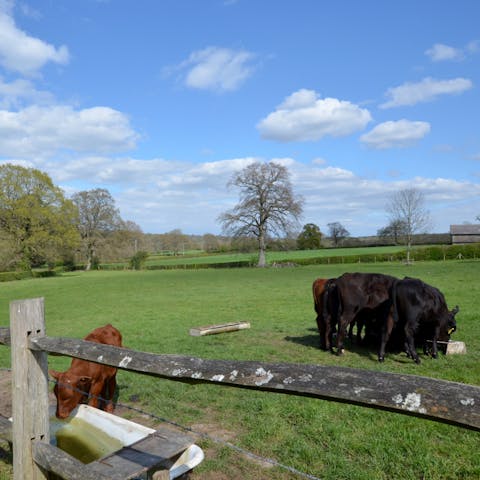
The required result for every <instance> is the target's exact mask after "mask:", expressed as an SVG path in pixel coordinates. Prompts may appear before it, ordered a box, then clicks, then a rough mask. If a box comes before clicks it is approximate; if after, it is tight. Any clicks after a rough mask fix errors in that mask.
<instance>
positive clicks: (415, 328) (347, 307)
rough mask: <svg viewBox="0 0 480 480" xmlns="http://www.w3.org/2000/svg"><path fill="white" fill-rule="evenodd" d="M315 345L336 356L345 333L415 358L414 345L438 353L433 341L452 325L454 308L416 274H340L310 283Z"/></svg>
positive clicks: (382, 349) (383, 349) (440, 339)
mask: <svg viewBox="0 0 480 480" xmlns="http://www.w3.org/2000/svg"><path fill="white" fill-rule="evenodd" d="M312 287H313V299H314V307H315V312H316V313H317V318H316V321H317V326H318V331H319V333H320V348H322V349H323V350H330V351H332V352H334V351H335V350H336V352H337V354H339V355H341V354H342V353H343V352H344V342H345V338H346V337H347V336H348V338H349V339H350V340H351V341H353V328H354V326H355V325H356V327H357V330H356V336H355V337H356V342H357V343H359V344H362V345H367V346H375V347H376V348H377V352H378V360H379V361H380V362H382V361H383V360H384V359H385V352H386V350H387V349H388V350H389V351H390V350H392V351H401V350H404V351H405V352H406V354H407V356H408V357H410V358H412V359H413V360H414V361H415V362H416V363H420V358H419V356H418V353H417V350H416V347H417V346H421V347H423V351H424V353H425V354H426V355H431V356H432V357H433V358H436V357H437V354H438V343H437V342H448V341H449V339H450V335H451V334H452V333H453V332H454V331H455V330H456V328H457V325H456V322H455V315H456V313H457V312H458V307H455V308H454V309H453V310H451V311H450V310H448V307H447V303H446V301H445V297H444V296H443V294H442V292H440V290H438V289H437V288H435V287H432V286H431V285H428V284H427V283H425V282H423V281H421V280H418V279H416V278H410V277H405V278H403V279H398V278H395V277H392V276H390V275H383V274H380V273H344V274H343V275H341V276H340V277H338V278H329V279H324V278H318V279H316V280H315V281H314V282H313V286H312Z"/></svg>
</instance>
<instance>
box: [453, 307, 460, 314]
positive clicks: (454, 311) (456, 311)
mask: <svg viewBox="0 0 480 480" xmlns="http://www.w3.org/2000/svg"><path fill="white" fill-rule="evenodd" d="M459 310H460V309H459V308H458V305H455V308H454V309H453V310H452V315H456V314H457V313H458V311H459Z"/></svg>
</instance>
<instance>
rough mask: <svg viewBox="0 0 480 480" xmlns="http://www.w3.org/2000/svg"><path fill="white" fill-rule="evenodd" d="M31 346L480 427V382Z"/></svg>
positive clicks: (75, 343)
mask: <svg viewBox="0 0 480 480" xmlns="http://www.w3.org/2000/svg"><path fill="white" fill-rule="evenodd" d="M30 348H31V349H34V350H40V351H46V352H48V353H51V354H57V355H68V356H72V357H76V358H81V359H83V360H90V361H93V362H96V363H101V364H104V365H110V366H115V367H117V368H120V369H125V370H130V371H134V372H138V373H145V374H149V375H155V376H159V377H162V378H168V379H170V380H176V381H182V382H187V383H199V382H203V383H214V384H218V385H228V386H232V387H240V388H252V389H255V390H261V391H267V392H276V393H283V394H291V395H300V396H308V397H314V398H320V399H325V400H333V401H337V402H345V403H351V404H355V405H361V406H364V407H371V408H376V409H383V410H389V411H394V412H397V413H402V414H406V415H414V416H417V417H423V418H429V419H431V420H436V421H439V422H445V423H450V424H454V425H458V426H461V427H465V428H471V429H474V430H480V387H476V386H472V385H465V384H462V383H456V382H449V381H446V380H437V379H433V378H427V377H420V376H415V375H403V374H402V375H399V374H394V373H387V372H371V371H369V370H360V369H353V368H345V367H336V366H324V365H305V364H290V363H265V362H256V361H238V360H208V359H202V358H196V357H190V356H183V355H158V354H153V353H146V352H139V351H133V350H129V349H126V348H120V347H113V346H109V345H102V344H99V343H94V342H88V341H85V340H76V339H71V338H53V337H36V338H33V339H32V340H31V341H30Z"/></svg>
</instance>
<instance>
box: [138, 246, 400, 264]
mask: <svg viewBox="0 0 480 480" xmlns="http://www.w3.org/2000/svg"><path fill="white" fill-rule="evenodd" d="M402 250H405V247H402V246H398V245H396V246H382V247H358V248H321V249H319V250H291V251H268V252H267V253H266V257H267V263H273V262H282V261H286V260H293V261H294V260H296V259H305V258H319V257H341V256H345V257H347V256H349V255H364V254H370V255H375V254H378V255H380V254H384V253H396V252H399V251H402ZM257 260H258V253H255V252H251V253H216V254H205V253H198V252H197V253H195V252H192V253H189V254H185V255H177V256H164V255H156V254H153V255H150V256H149V258H148V260H147V262H146V266H150V267H151V266H155V265H191V264H205V263H230V262H245V261H251V262H252V263H253V264H255V263H256V262H257Z"/></svg>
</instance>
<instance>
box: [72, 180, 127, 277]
mask: <svg viewBox="0 0 480 480" xmlns="http://www.w3.org/2000/svg"><path fill="white" fill-rule="evenodd" d="M72 200H73V202H74V204H75V205H76V206H77V208H78V212H79V222H78V228H79V231H80V237H81V240H82V246H83V250H84V254H85V258H86V261H87V264H86V266H85V269H86V270H90V269H91V268H92V266H93V263H94V260H95V259H96V258H97V250H98V248H99V246H100V245H101V244H102V243H104V241H105V239H106V238H107V237H108V236H109V235H111V234H112V232H114V231H116V230H118V229H119V228H121V226H122V219H121V218H120V213H119V211H118V209H117V208H116V207H115V200H114V199H113V197H112V196H111V195H110V192H109V191H108V190H106V189H104V188H96V189H93V190H85V191H82V192H78V193H76V194H75V195H73V197H72Z"/></svg>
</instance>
